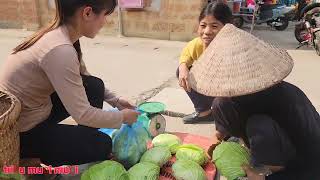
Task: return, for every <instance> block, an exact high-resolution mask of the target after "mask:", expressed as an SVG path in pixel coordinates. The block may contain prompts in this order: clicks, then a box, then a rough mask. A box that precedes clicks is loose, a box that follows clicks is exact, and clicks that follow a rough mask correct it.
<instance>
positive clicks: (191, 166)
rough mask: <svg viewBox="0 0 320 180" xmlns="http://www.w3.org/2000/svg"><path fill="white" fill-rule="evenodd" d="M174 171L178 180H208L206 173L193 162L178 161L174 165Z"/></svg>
mask: <svg viewBox="0 0 320 180" xmlns="http://www.w3.org/2000/svg"><path fill="white" fill-rule="evenodd" d="M172 170H173V176H174V177H175V178H176V179H177V180H207V176H206V173H205V171H204V170H203V169H202V167H201V166H200V165H199V164H197V163H195V162H193V161H189V160H177V161H176V162H175V163H174V164H173V165H172Z"/></svg>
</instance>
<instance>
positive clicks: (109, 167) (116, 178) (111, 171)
mask: <svg viewBox="0 0 320 180" xmlns="http://www.w3.org/2000/svg"><path fill="white" fill-rule="evenodd" d="M106 179H108V180H129V174H128V173H127V171H126V169H125V168H124V167H123V166H122V165H121V164H120V163H118V162H115V161H109V160H107V161H103V162H102V163H99V164H96V165H93V166H91V167H90V168H89V169H87V170H86V171H84V172H83V174H82V175H81V180H106Z"/></svg>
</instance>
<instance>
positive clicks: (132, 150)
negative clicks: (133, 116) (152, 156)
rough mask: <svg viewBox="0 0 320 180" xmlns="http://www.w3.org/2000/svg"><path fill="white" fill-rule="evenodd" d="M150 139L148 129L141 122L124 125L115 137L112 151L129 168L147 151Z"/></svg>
mask: <svg viewBox="0 0 320 180" xmlns="http://www.w3.org/2000/svg"><path fill="white" fill-rule="evenodd" d="M150 140H151V138H150V136H149V133H148V131H147V130H146V129H145V128H144V127H143V126H142V124H141V123H139V122H138V123H135V124H133V125H132V126H129V125H123V126H122V127H121V129H120V130H119V131H118V132H117V133H116V135H115V136H114V138H113V149H112V151H113V154H114V156H115V158H116V160H117V161H119V162H120V163H121V164H123V165H124V167H125V168H126V169H129V168H130V167H132V166H133V165H134V164H136V163H138V162H139V160H140V157H141V156H142V154H143V153H145V152H146V151H147V142H148V141H150Z"/></svg>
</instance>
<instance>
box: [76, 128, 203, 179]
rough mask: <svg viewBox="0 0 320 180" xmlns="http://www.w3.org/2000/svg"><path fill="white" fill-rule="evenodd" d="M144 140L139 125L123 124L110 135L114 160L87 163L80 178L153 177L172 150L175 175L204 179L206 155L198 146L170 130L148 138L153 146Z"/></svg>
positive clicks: (168, 159) (169, 157) (145, 135)
mask: <svg viewBox="0 0 320 180" xmlns="http://www.w3.org/2000/svg"><path fill="white" fill-rule="evenodd" d="M142 128H143V127H142ZM133 133H135V134H133ZM137 136H138V137H137ZM147 140H149V136H147V134H145V131H144V130H143V129H140V127H138V126H132V127H129V126H123V127H122V128H121V129H120V130H119V131H118V132H117V133H116V134H115V136H114V139H113V141H114V142H113V144H114V148H113V152H114V154H115V156H116V161H118V162H116V161H110V160H107V161H104V162H102V163H99V164H96V165H94V166H91V167H90V168H89V169H88V170H86V171H85V172H84V173H83V174H82V176H81V180H105V179H108V180H141V179H146V180H157V179H159V176H160V169H161V168H162V167H163V166H164V165H165V164H166V163H167V162H168V161H170V160H171V159H172V155H173V154H175V155H176V158H177V161H176V162H175V163H174V164H173V166H172V170H173V176H174V177H175V178H176V179H184V180H205V179H207V177H206V173H205V171H204V170H203V168H202V167H201V165H204V164H206V163H207V161H208V158H207V155H206V153H205V151H204V150H203V149H202V148H201V147H199V146H196V145H193V144H182V142H181V140H180V138H178V137H177V136H175V135H172V134H161V135H158V136H157V137H155V138H154V139H153V140H152V145H153V147H152V148H151V149H149V150H146V146H144V145H146V141H147ZM139 141H140V142H139ZM119 162H120V163H119Z"/></svg>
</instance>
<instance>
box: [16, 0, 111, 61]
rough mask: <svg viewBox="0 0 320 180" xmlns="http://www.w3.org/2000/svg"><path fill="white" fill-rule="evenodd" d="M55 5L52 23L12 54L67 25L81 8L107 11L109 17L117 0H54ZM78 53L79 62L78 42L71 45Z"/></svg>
mask: <svg viewBox="0 0 320 180" xmlns="http://www.w3.org/2000/svg"><path fill="white" fill-rule="evenodd" d="M55 3H56V15H55V18H54V20H53V21H52V23H50V24H49V25H48V26H47V27H45V28H43V29H41V30H39V31H38V32H36V33H35V34H33V35H32V36H31V37H29V38H28V39H27V40H26V41H24V42H23V43H21V44H20V45H18V46H17V47H16V48H14V49H13V54H15V53H17V52H19V51H22V50H25V49H28V48H29V47H30V46H32V45H33V44H34V43H36V42H37V41H38V40H39V39H40V38H41V37H42V36H43V35H44V34H46V33H47V32H50V31H52V30H54V29H56V28H57V27H59V26H60V25H62V24H65V23H68V21H69V19H70V17H72V16H73V15H74V13H75V12H76V11H77V10H78V9H79V8H80V7H83V6H89V7H91V8H92V11H93V12H94V13H95V14H99V13H101V12H102V11H103V10H107V13H106V15H110V14H111V13H112V12H113V11H114V9H115V8H116V6H117V0H55ZM73 46H74V48H75V49H76V51H77V53H78V58H79V60H80V59H81V58H82V52H81V47H80V41H79V40H78V41H76V42H75V43H74V44H73Z"/></svg>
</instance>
